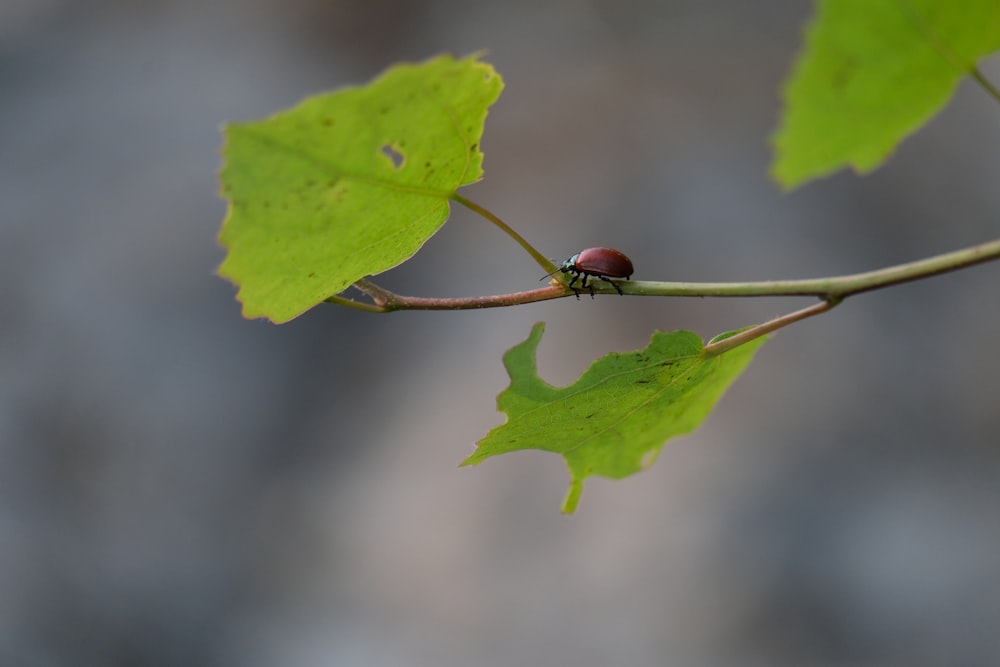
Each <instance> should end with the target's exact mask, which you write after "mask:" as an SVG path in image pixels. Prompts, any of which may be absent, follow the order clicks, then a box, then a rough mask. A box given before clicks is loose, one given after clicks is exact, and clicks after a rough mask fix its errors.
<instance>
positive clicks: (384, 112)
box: [378, 107, 389, 115]
mask: <svg viewBox="0 0 1000 667" xmlns="http://www.w3.org/2000/svg"><path fill="white" fill-rule="evenodd" d="M378 112H379V113H380V114H382V115H385V114H387V113H389V107H382V108H381V109H379V110H378Z"/></svg>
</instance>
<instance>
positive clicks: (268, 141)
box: [219, 56, 503, 322]
mask: <svg viewBox="0 0 1000 667" xmlns="http://www.w3.org/2000/svg"><path fill="white" fill-rule="evenodd" d="M502 88H503V81H502V80H501V78H500V76H499V75H498V74H497V73H496V72H495V71H494V70H493V68H492V67H491V66H490V65H488V64H485V63H481V62H478V61H477V59H476V56H471V57H468V58H464V59H461V60H456V59H455V58H453V57H451V56H440V57H438V58H435V59H433V60H430V61H427V62H425V63H421V64H415V65H412V64H408V65H399V66H397V67H393V68H391V69H389V70H388V71H386V72H385V73H384V74H382V75H381V76H380V77H379V78H378V79H376V80H375V81H373V82H372V83H370V84H368V85H367V86H363V87H359V88H346V89H343V90H339V91H335V92H332V93H327V94H323V95H317V96H315V97H311V98H309V99H307V100H305V101H303V102H302V103H301V104H299V105H298V106H296V107H295V108H293V109H290V110H288V111H283V112H281V113H278V114H276V115H274V116H271V117H270V118H267V119H266V120H261V121H256V122H250V123H236V124H231V125H228V126H226V128H225V148H224V151H223V153H224V166H223V169H222V174H221V180H222V192H223V194H224V196H225V197H226V198H227V199H228V200H229V211H228V213H227V216H226V219H225V222H224V223H223V227H222V232H221V234H220V236H219V240H220V242H221V243H222V244H223V245H224V246H225V247H226V248H227V249H228V254H227V256H226V259H225V261H224V262H223V263H222V266H221V267H219V274H220V275H222V276H224V277H226V278H228V279H230V280H231V281H232V282H233V283H235V284H237V285H238V286H239V287H240V290H239V295H238V298H239V300H240V301H241V302H242V303H243V315H244V316H245V317H261V316H263V317H267V318H270V319H271V320H273V321H274V322H286V321H288V320H290V319H292V318H294V317H296V316H298V315H300V314H301V313H302V312H304V311H305V310H307V309H309V308H311V307H313V306H315V305H316V304H318V303H320V302H322V301H323V300H324V299H326V298H327V297H328V296H330V295H333V294H337V293H339V292H341V291H343V290H344V289H346V288H347V287H348V286H349V285H351V283H353V282H355V281H356V280H358V279H359V278H362V277H364V276H367V275H374V274H377V273H381V272H382V271H385V270H387V269H390V268H392V267H394V266H396V265H398V264H400V263H402V262H404V261H405V260H407V259H408V258H410V257H411V256H412V255H413V254H414V253H415V252H417V250H418V249H420V246H422V245H423V244H424V242H425V241H427V239H428V238H430V237H431V236H432V235H433V234H434V233H435V232H436V231H437V230H438V229H439V228H440V227H441V225H443V224H444V222H445V220H447V218H448V213H449V197H451V196H452V195H453V194H454V193H455V191H456V190H457V189H458V188H459V187H461V186H463V185H467V184H469V183H472V182H474V181H477V180H478V179H479V178H481V177H482V173H483V170H482V161H483V154H482V153H481V152H480V151H479V141H480V137H481V136H482V133H483V124H484V122H485V120H486V110H487V108H488V107H489V106H490V105H491V104H492V103H493V102H494V101H496V99H497V98H498V97H499V95H500V91H501V89H502Z"/></svg>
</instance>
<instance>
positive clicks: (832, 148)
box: [772, 0, 1000, 188]
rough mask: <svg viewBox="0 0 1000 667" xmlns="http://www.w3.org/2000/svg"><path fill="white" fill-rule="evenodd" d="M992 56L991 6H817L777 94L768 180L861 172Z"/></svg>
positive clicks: (855, 1) (841, 2)
mask: <svg viewBox="0 0 1000 667" xmlns="http://www.w3.org/2000/svg"><path fill="white" fill-rule="evenodd" d="M998 48H1000V0H952V1H949V2H942V0H821V1H820V2H819V3H818V10H817V13H816V16H815V17H814V19H813V21H812V23H811V25H810V26H809V28H808V29H807V33H806V45H805V49H804V51H803V52H802V53H801V54H800V55H799V57H798V60H797V62H796V64H795V67H794V70H793V72H792V75H791V77H790V79H789V81H788V82H787V83H786V86H785V89H784V97H785V110H784V117H783V118H782V121H781V126H780V128H779V130H778V132H777V133H776V135H775V137H774V146H775V152H776V155H775V160H774V163H773V164H772V174H773V175H774V177H775V178H776V179H777V181H778V182H779V183H780V184H781V185H782V186H783V187H785V188H793V187H796V186H798V185H801V184H802V183H803V182H805V181H807V180H810V179H812V178H817V177H820V176H826V175H828V174H830V173H832V172H834V171H836V170H838V169H841V168H843V167H846V166H851V167H853V168H854V169H855V170H856V171H857V172H859V173H866V172H869V171H871V170H873V169H874V168H875V167H877V166H879V165H880V164H881V163H882V162H883V161H884V160H885V159H886V158H887V157H888V156H889V155H890V154H891V153H892V151H893V150H895V148H896V146H897V145H898V144H899V143H900V142H901V141H902V140H903V139H904V138H906V137H907V136H909V135H910V134H911V133H913V132H915V131H916V130H918V129H919V128H920V127H921V126H922V125H923V124H924V123H926V122H927V121H928V120H929V119H930V118H931V117H933V116H934V114H935V113H937V112H938V111H939V110H940V109H941V108H943V107H944V105H945V104H946V103H947V102H948V100H949V99H950V98H951V96H952V94H953V93H954V92H955V89H956V87H957V86H958V83H959V81H960V80H961V78H962V77H963V76H964V75H966V74H968V73H970V72H972V71H973V69H974V67H975V63H976V61H977V60H978V59H980V58H981V57H982V56H984V55H986V54H988V53H992V52H993V51H995V50H997V49H998Z"/></svg>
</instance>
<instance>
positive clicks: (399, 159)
mask: <svg viewBox="0 0 1000 667" xmlns="http://www.w3.org/2000/svg"><path fill="white" fill-rule="evenodd" d="M400 146H402V144H400ZM379 151H381V153H382V155H384V156H386V157H387V158H389V160H390V161H391V162H392V166H393V167H395V168H396V169H399V168H400V167H402V166H403V163H404V162H405V161H406V156H404V155H403V154H402V153H400V152H399V151H397V150H396V149H395V148H393V147H392V146H390V145H389V144H385V145H384V146H382V148H380V149H379Z"/></svg>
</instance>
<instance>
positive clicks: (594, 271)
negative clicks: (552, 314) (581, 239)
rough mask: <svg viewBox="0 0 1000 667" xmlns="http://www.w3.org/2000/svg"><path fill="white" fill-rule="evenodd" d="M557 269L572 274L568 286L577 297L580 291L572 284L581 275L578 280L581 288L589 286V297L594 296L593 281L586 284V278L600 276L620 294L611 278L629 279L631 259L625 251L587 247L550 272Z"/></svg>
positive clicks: (618, 288)
mask: <svg viewBox="0 0 1000 667" xmlns="http://www.w3.org/2000/svg"><path fill="white" fill-rule="evenodd" d="M557 271H562V272H563V273H572V274H573V279H572V280H570V281H569V288H570V289H571V290H573V291H574V292H576V298H577V299H579V298H580V292H578V291H577V290H576V288H575V287H573V285H575V284H576V281H577V279H579V278H580V277H581V276H583V280H581V281H580V287H581V288H582V289H587V288H588V287H589V288H590V298H594V282H593V280H591V282H590V284H589V285H588V284H587V279H588V278H600V279H601V280H603V281H604V282H606V283H611V286H612V287H614V288H615V291H617V292H618V293H619V294H622V290H621V288H620V287H618V285H617V284H615V282H614V281H613V280H611V278H624V279H625V280H631V277H632V271H633V269H632V260H631V259H629V258H628V257H626V256H625V253H622V252H619V251H617V250H615V249H614V248H587V249H586V250H581V251H580V252H578V253H576V254H575V255H573V256H572V257H570V258H569V259H567V260H566V261H565V262H563V263H562V265H561V266H560V267H559V268H558V269H556V270H555V271H553V272H552V273H556V272H557ZM552 273H550V274H548V276H544V277H543V278H542V280H545V278H548V277H549V276H551V275H552Z"/></svg>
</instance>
